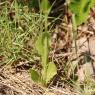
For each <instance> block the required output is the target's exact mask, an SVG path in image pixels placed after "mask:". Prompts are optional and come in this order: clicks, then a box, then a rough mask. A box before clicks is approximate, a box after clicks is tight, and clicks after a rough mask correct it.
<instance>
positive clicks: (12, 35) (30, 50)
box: [0, 1, 45, 63]
mask: <svg viewBox="0 0 95 95" xmlns="http://www.w3.org/2000/svg"><path fill="white" fill-rule="evenodd" d="M27 10H28V6H21V5H18V3H17V2H16V1H15V2H13V3H12V4H11V5H10V6H8V5H7V3H5V4H4V5H3V6H2V10H1V15H0V32H1V33H0V55H3V56H4V57H5V60H4V63H12V62H13V61H15V60H17V59H19V58H27V59H28V60H32V58H33V54H35V53H36V51H35V46H34V43H35V41H36V39H37V36H38V35H40V33H42V31H43V30H45V28H44V23H45V17H44V16H43V15H42V14H38V13H31V12H27ZM10 14H11V15H10ZM12 15H13V16H12ZM10 16H12V17H13V20H11V19H10Z"/></svg>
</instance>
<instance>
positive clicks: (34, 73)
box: [29, 69, 40, 82]
mask: <svg viewBox="0 0 95 95" xmlns="http://www.w3.org/2000/svg"><path fill="white" fill-rule="evenodd" d="M29 72H30V74H31V78H32V80H33V81H35V82H39V81H40V76H39V74H38V72H37V71H35V70H33V69H30V70H29Z"/></svg>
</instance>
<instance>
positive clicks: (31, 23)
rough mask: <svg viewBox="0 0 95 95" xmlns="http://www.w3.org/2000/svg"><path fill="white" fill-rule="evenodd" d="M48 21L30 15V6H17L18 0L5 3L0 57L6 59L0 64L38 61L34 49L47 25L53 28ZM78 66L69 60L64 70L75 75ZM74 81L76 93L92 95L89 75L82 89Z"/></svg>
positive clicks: (1, 14)
mask: <svg viewBox="0 0 95 95" xmlns="http://www.w3.org/2000/svg"><path fill="white" fill-rule="evenodd" d="M10 13H12V14H13V16H12V15H10ZM14 13H15V15H14ZM10 16H12V17H13V20H11V19H10ZM56 19H57V18H56ZM45 21H46V18H45V16H44V15H42V14H41V13H39V14H38V13H33V12H31V11H30V10H29V9H28V6H23V5H21V4H18V3H17V2H16V1H15V2H13V3H12V4H11V5H8V4H7V3H6V2H4V4H3V5H2V8H1V10H0V56H4V60H3V61H1V62H0V64H12V63H13V62H14V61H16V60H18V59H27V60H28V61H33V60H35V58H37V56H38V54H37V51H36V49H35V42H36V40H37V37H38V36H39V35H40V34H41V33H42V32H43V31H44V30H45V29H46V28H45V26H49V25H50V23H47V25H45V24H46V23H45ZM51 29H52V26H51V27H49V28H48V31H50V33H51V32H52V30H51ZM35 56H36V57H35ZM76 64H78V62H76ZM76 64H73V65H72V62H69V61H68V64H67V65H68V66H67V68H63V70H65V72H66V74H68V72H70V73H73V72H74V69H75V66H76ZM73 74H75V73H73ZM63 79H64V77H63ZM71 80H72V83H71V84H69V83H70V80H69V81H68V85H73V86H72V87H73V89H74V90H75V92H78V93H79V94H80V95H91V94H92V93H93V91H95V82H94V81H93V80H92V79H91V78H90V77H89V76H87V77H86V80H85V82H84V83H83V84H82V87H81V84H80V83H79V82H77V81H76V80H73V79H71Z"/></svg>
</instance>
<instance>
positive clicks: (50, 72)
mask: <svg viewBox="0 0 95 95" xmlns="http://www.w3.org/2000/svg"><path fill="white" fill-rule="evenodd" d="M56 74H57V68H56V65H55V64H54V63H53V62H49V64H48V68H47V75H46V84H47V83H48V82H49V81H50V80H51V79H52V78H53V77H54V76H55V75H56Z"/></svg>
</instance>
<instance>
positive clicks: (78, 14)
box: [69, 0, 95, 25]
mask: <svg viewBox="0 0 95 95" xmlns="http://www.w3.org/2000/svg"><path fill="white" fill-rule="evenodd" d="M94 3H95V0H71V3H70V4H69V8H70V10H71V12H72V13H74V14H75V19H76V24H77V25H80V24H82V23H83V22H85V21H86V20H87V18H88V15H89V13H90V9H91V8H93V6H94Z"/></svg>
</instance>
